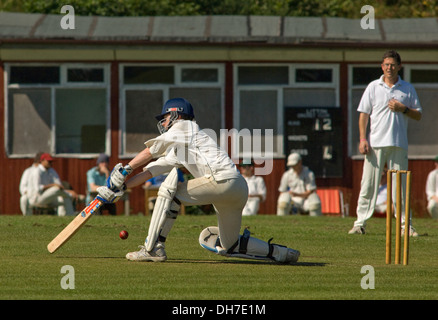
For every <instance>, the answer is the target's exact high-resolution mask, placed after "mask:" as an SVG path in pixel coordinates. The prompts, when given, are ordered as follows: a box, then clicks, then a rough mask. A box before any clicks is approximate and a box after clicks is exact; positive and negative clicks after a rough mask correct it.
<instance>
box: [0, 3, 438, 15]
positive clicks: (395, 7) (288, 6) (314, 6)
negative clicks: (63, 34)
mask: <svg viewBox="0 0 438 320" xmlns="http://www.w3.org/2000/svg"><path fill="white" fill-rule="evenodd" d="M66 4H69V5H72V6H73V7H74V8H75V14H77V15H96V16H175V15H269V16H304V17H310V16H315V17H323V16H326V17H342V18H361V17H362V16H363V14H361V12H360V9H361V7H362V6H363V5H365V4H368V5H372V6H373V7H374V9H375V15H376V17H377V18H408V17H409V18H410V17H437V16H438V0H414V1H412V0H374V1H368V2H366V3H365V2H362V1H351V0H322V1H321V0H0V10H2V11H15V12H28V13H47V14H49V13H51V14H59V13H60V10H61V7H62V6H63V5H66Z"/></svg>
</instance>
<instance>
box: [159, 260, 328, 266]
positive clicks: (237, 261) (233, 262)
mask: <svg viewBox="0 0 438 320" xmlns="http://www.w3.org/2000/svg"><path fill="white" fill-rule="evenodd" d="M166 263H208V264H247V265H271V266H277V267H278V266H280V267H324V266H326V265H327V263H325V262H297V263H294V264H283V263H275V262H271V261H263V260H234V259H233V260H232V259H230V260H195V259H169V260H167V261H166Z"/></svg>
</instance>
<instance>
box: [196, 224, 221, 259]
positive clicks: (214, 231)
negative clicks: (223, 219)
mask: <svg viewBox="0 0 438 320" xmlns="http://www.w3.org/2000/svg"><path fill="white" fill-rule="evenodd" d="M199 244H200V245H201V247H203V248H204V249H207V250H208V251H211V252H214V253H218V249H217V247H218V246H219V247H220V245H221V243H220V241H219V228H218V227H208V228H205V229H204V230H202V231H201V234H200V235H199Z"/></svg>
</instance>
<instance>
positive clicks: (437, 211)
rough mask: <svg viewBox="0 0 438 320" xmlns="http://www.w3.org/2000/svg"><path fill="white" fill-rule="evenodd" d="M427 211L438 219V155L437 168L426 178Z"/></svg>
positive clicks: (437, 157) (437, 158) (436, 159)
mask: <svg viewBox="0 0 438 320" xmlns="http://www.w3.org/2000/svg"><path fill="white" fill-rule="evenodd" d="M426 195H427V212H428V213H429V214H430V216H431V217H432V218H434V219H438V156H436V157H435V169H434V170H432V171H431V172H429V174H428V176H427V180H426Z"/></svg>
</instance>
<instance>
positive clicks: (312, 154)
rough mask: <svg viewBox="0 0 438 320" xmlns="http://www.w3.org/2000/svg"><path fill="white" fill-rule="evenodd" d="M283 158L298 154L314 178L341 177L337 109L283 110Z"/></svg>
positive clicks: (341, 167) (338, 116) (339, 124)
mask: <svg viewBox="0 0 438 320" xmlns="http://www.w3.org/2000/svg"><path fill="white" fill-rule="evenodd" d="M284 112H285V114H284V122H285V123H284V144H285V152H286V155H289V154H290V153H291V152H297V153H299V154H300V155H301V157H302V159H303V164H304V165H305V166H307V167H309V169H310V170H312V171H313V172H314V173H315V176H316V177H317V178H332V177H342V174H343V170H342V169H343V154H342V152H343V150H342V141H343V138H342V113H341V108H338V107H323V108H322V107H286V108H285V109H284Z"/></svg>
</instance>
